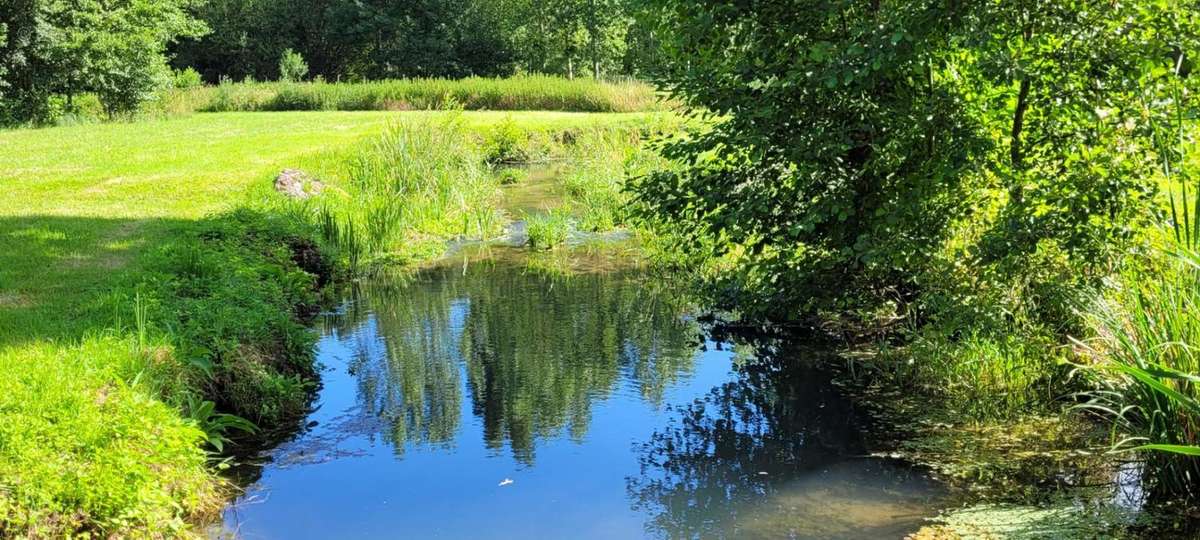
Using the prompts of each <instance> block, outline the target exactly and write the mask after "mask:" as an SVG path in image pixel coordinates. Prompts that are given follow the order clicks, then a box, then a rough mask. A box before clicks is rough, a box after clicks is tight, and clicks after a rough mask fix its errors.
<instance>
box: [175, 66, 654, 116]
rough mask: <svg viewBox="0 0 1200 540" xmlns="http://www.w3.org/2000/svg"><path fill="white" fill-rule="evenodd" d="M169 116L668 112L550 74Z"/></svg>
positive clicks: (378, 85) (615, 88) (278, 94)
mask: <svg viewBox="0 0 1200 540" xmlns="http://www.w3.org/2000/svg"><path fill="white" fill-rule="evenodd" d="M163 101H164V102H163V104H162V105H161V106H162V107H163V108H164V109H165V110H167V111H169V112H193V111H204V112H229V111H301V110H303V111H338V110H340V111H407V110H440V109H454V108H464V109H468V110H499V111H522V110H543V111H579V112H636V111H648V110H662V109H664V108H665V105H664V104H663V103H661V102H660V101H659V98H658V96H657V95H656V93H655V91H654V89H653V88H652V87H650V86H649V85H647V84H644V83H640V82H632V81H630V82H619V83H610V82H603V81H595V80H592V79H582V78H581V79H573V80H570V79H564V78H561V77H551V76H543V75H532V76H524V77H512V78H507V79H494V78H482V77H471V78H466V79H454V80H451V79H402V80H389V81H370V82H358V83H327V82H307V83H286V82H247V83H225V84H221V85H218V86H205V87H197V88H191V89H186V90H177V91H173V92H170V93H168V94H167V95H166V96H165V97H164V100H163Z"/></svg>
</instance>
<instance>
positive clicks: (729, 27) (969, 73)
mask: <svg viewBox="0 0 1200 540" xmlns="http://www.w3.org/2000/svg"><path fill="white" fill-rule="evenodd" d="M639 17H640V19H641V20H642V21H643V23H644V24H645V26H644V28H645V29H646V30H647V31H648V32H650V33H651V34H652V35H653V36H655V38H656V39H658V40H659V41H660V42H661V43H662V44H663V48H664V50H665V55H666V58H667V59H668V60H669V64H670V65H669V66H668V67H667V68H665V69H660V70H659V71H657V76H656V77H657V79H658V80H659V82H660V83H661V85H662V86H664V87H665V88H667V89H668V90H670V91H671V93H673V94H674V95H675V97H677V98H679V99H681V100H683V101H685V102H686V103H688V104H689V105H691V106H693V107H695V108H696V109H697V110H703V111H709V112H711V116H710V120H711V123H712V127H711V129H709V130H708V131H706V132H704V133H700V134H694V135H692V136H691V137H690V138H685V139H680V140H677V141H675V142H673V143H671V144H669V145H667V146H666V148H665V151H666V152H667V154H668V155H670V156H671V157H673V158H676V159H677V160H679V161H680V162H681V163H684V164H685V165H686V167H685V168H684V169H683V170H682V171H679V172H674V173H664V174H659V175H655V176H652V177H649V178H647V179H645V180H643V181H642V182H641V183H640V184H639V185H637V186H635V190H636V192H637V193H638V195H639V196H640V198H641V200H642V201H643V202H644V203H645V205H646V209H647V210H648V213H649V215H650V217H651V218H652V219H658V220H662V221H665V222H667V223H670V224H671V226H672V228H673V230H676V231H682V238H683V245H684V247H685V248H686V249H690V250H693V251H695V250H698V249H705V250H711V251H712V252H714V253H716V254H718V255H725V256H729V257H731V258H734V259H736V260H737V261H738V262H739V264H738V265H737V268H738V271H737V272H734V273H732V274H731V275H729V276H728V277H727V278H726V279H725V280H724V283H723V284H724V285H725V286H727V287H726V290H728V291H731V292H734V293H738V294H739V296H740V297H742V298H751V299H753V300H750V301H745V302H742V303H741V307H744V308H748V309H749V310H750V311H757V312H758V313H760V314H764V315H773V316H781V317H791V316H796V315H798V314H800V313H812V312H814V311H821V310H834V311H845V310H847V309H852V308H856V307H874V306H878V305H882V304H883V303H884V302H885V301H891V300H900V301H901V302H902V303H909V302H912V301H916V300H919V299H921V298H923V295H922V293H928V292H929V289H930V288H931V287H941V286H944V285H945V282H946V278H945V276H946V275H948V274H950V273H952V272H951V271H954V272H958V271H960V270H961V271H962V272H967V273H972V272H974V273H975V274H974V277H972V278H970V279H966V278H963V279H962V280H960V281H959V282H958V283H957V285H956V286H959V289H958V290H957V291H956V292H954V293H953V295H952V296H955V298H953V299H952V302H958V303H970V302H974V301H976V300H977V299H978V295H979V292H980V291H979V286H980V285H979V283H980V282H979V281H978V280H985V281H987V280H990V281H995V282H997V283H1001V282H1004V283H1010V284H1014V286H1015V284H1017V283H1025V285H1020V287H1027V288H1028V289H1027V290H1026V293H1028V294H1022V295H1021V297H1022V298H1026V299H1027V300H1028V302H1031V303H1033V304H1041V305H1040V306H1034V307H1033V308H1032V309H1033V311H1034V316H1035V317H1039V318H1043V319H1045V320H1047V321H1049V322H1051V323H1055V322H1056V321H1058V322H1061V321H1062V320H1063V319H1065V318H1069V317H1070V315H1069V313H1068V311H1069V310H1068V309H1066V307H1065V306H1066V304H1065V301H1053V302H1051V301H1048V300H1050V296H1049V295H1051V294H1058V291H1061V290H1063V289H1069V288H1072V287H1077V286H1089V285H1091V284H1094V283H1095V280H1096V279H1097V278H1098V277H1099V276H1100V275H1102V274H1103V269H1105V268H1110V267H1111V265H1112V264H1113V262H1114V261H1115V257H1116V256H1117V255H1119V253H1121V251H1122V247H1123V246H1124V242H1125V241H1126V240H1127V239H1128V237H1129V231H1130V229H1131V220H1133V219H1135V217H1136V216H1138V215H1141V214H1142V213H1144V212H1145V210H1146V207H1145V200H1146V198H1145V194H1146V192H1147V190H1148V189H1149V188H1150V187H1151V186H1152V180H1151V179H1150V176H1151V174H1152V173H1153V167H1154V163H1155V156H1154V155H1153V153H1152V152H1151V151H1150V149H1149V147H1150V145H1149V144H1148V142H1149V140H1150V137H1152V133H1151V131H1152V130H1150V129H1148V127H1149V126H1153V125H1154V124H1155V123H1156V122H1161V121H1162V120H1163V116H1164V114H1165V109H1166V108H1165V107H1162V106H1161V104H1162V103H1164V102H1169V100H1170V99H1171V97H1170V95H1168V94H1165V93H1164V92H1163V89H1164V88H1165V86H1164V84H1165V81H1166V80H1168V79H1169V78H1170V77H1172V75H1170V73H1171V71H1170V67H1171V66H1172V65H1173V63H1174V62H1175V60H1177V59H1178V58H1179V54H1178V53H1179V52H1180V51H1195V50H1196V49H1195V47H1194V45H1195V42H1194V40H1195V37H1196V35H1197V32H1196V27H1195V19H1196V17H1195V15H1194V6H1192V5H1190V3H1189V5H1182V4H1176V3H1165V2H1109V1H1100V0H1052V1H1048V0H1039V1H1032V0H1030V1H1014V2H1007V1H1005V2H1001V1H976V2H959V1H952V0H925V1H921V2H882V1H878V0H839V1H832V2H830V1H824V0H774V1H756V2H750V3H746V2H740V1H736V0H705V1H701V2H693V1H685V0H644V1H643V2H642V3H641V9H640V11H639ZM963 231H971V232H969V233H964V232H963ZM952 237H953V238H952ZM963 246H965V247H963ZM1031 265H1032V266H1031ZM964 268H965V269H964ZM959 277H962V276H961V275H960V276H959ZM972 283H973V285H971V284H972ZM998 288H999V287H998ZM1060 300H1061V299H1060ZM1051 304H1054V305H1055V306H1057V307H1056V308H1055V309H1049V310H1046V309H1043V308H1045V307H1047V306H1050V305H1051ZM1052 307H1053V306H1052Z"/></svg>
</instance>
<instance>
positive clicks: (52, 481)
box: [0, 111, 675, 536]
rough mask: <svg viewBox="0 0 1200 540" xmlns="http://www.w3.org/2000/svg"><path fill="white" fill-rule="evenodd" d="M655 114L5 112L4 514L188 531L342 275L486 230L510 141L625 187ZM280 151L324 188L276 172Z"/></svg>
mask: <svg viewBox="0 0 1200 540" xmlns="http://www.w3.org/2000/svg"><path fill="white" fill-rule="evenodd" d="M656 125H658V126H664V127H663V129H669V128H670V126H672V125H675V122H674V121H673V120H671V119H670V116H669V115H666V116H664V115H662V114H659V113H630V114H588V113H569V112H517V113H510V112H495V111H493V112H463V111H457V112H402V113H396V112H392V113H389V112H289V113H273V112H254V113H211V114H207V113H206V114H195V115H190V116H186V117H182V118H172V119H162V120H147V121H143V122H135V123H106V124H93V125H76V126H65V127H57V128H47V129H21V130H11V131H0V148H3V150H2V151H0V185H4V186H5V189H6V193H5V195H6V196H5V197H3V198H2V200H0V291H2V292H0V369H2V371H0V373H2V375H0V388H2V389H3V396H2V397H0V426H2V427H0V478H2V479H3V480H0V482H3V484H2V485H0V533H3V534H4V535H11V536H19V535H32V536H52V535H61V534H72V533H79V532H82V531H95V532H96V533H99V534H102V535H107V534H114V533H118V532H119V533H120V534H144V535H176V534H179V535H189V534H193V533H194V531H195V528H194V527H195V524H196V523H200V522H204V521H206V520H208V519H211V518H212V517H214V516H215V515H216V513H217V512H219V510H220V509H221V508H222V506H223V504H224V500H225V497H226V495H227V494H228V492H229V491H228V490H229V486H228V485H227V484H226V483H225V482H224V481H223V480H221V479H220V477H219V476H218V475H217V474H216V473H217V470H218V469H219V468H220V464H221V463H222V462H221V460H220V459H219V458H217V456H218V455H219V453H220V451H221V450H223V449H224V445H225V444H227V442H228V437H229V436H230V435H233V434H235V433H237V432H238V431H247V430H260V431H261V430H273V429H284V430H286V429H288V428H289V427H290V422H293V421H295V420H296V418H297V415H298V414H299V413H303V412H304V410H305V408H306V407H307V396H308V395H309V394H308V393H309V392H310V391H311V389H312V381H313V379H314V376H315V374H314V373H313V371H312V360H311V357H310V353H311V346H312V339H313V338H312V333H311V331H310V330H309V329H308V326H307V317H309V316H310V315H311V314H312V313H313V312H314V310H315V309H317V306H319V305H320V304H321V303H322V301H323V297H324V295H326V294H328V293H327V291H328V289H329V287H330V286H331V285H332V283H334V282H337V281H342V280H345V279H348V278H351V277H353V276H354V275H355V273H357V272H360V271H361V270H362V269H365V268H367V267H378V266H380V265H386V264H405V263H414V262H418V261H420V260H424V259H428V258H431V257H436V256H438V255H439V254H440V250H441V249H444V246H445V245H446V241H448V240H450V239H453V238H465V237H485V236H487V235H488V234H489V233H494V232H495V231H496V230H498V228H500V227H501V226H502V225H503V223H504V222H505V220H508V219H512V218H513V217H514V216H509V215H505V214H504V213H502V212H499V211H498V209H497V205H498V194H499V189H500V186H501V184H502V178H501V175H500V174H499V173H497V172H496V171H495V170H494V168H493V165H492V163H494V162H499V161H504V160H509V159H512V158H513V157H514V156H515V155H517V154H520V156H521V157H522V159H525V160H556V161H560V162H562V163H564V166H565V167H566V168H567V169H568V170H570V171H576V172H574V173H571V174H572V175H573V176H572V177H573V178H584V177H587V175H588V174H589V173H587V172H586V171H588V170H593V169H595V167H596V166H595V165H594V164H593V163H595V162H600V161H608V160H615V161H617V165H616V167H617V168H616V169H612V168H611V167H610V168H609V169H606V170H607V171H608V172H613V171H616V173H617V175H616V176H614V175H612V174H608V172H606V173H605V179H606V180H605V182H607V183H603V182H600V181H599V180H596V179H593V180H592V182H593V183H594V184H597V185H600V184H603V185H604V186H606V187H604V189H606V190H608V192H610V193H611V192H613V190H614V189H616V188H615V187H614V186H616V185H618V184H619V182H620V181H621V177H620V174H622V173H623V167H624V165H623V163H625V159H626V158H627V157H629V156H636V155H640V153H639V151H638V150H637V147H638V145H639V144H640V143H639V141H641V140H642V138H643V135H645V133H644V132H645V130H646V129H647V127H646V126H656ZM615 141H620V142H615ZM637 161H638V160H636V159H634V160H630V162H631V163H634V162H637ZM289 167H299V168H302V169H304V170H306V171H310V172H311V173H313V174H315V175H317V176H318V177H319V178H321V179H322V180H323V181H324V182H326V183H327V184H328V185H329V189H328V192H327V193H326V194H325V195H323V196H321V197H316V198H314V199H311V200H308V201H290V200H287V199H285V198H284V197H283V196H282V195H279V194H277V193H275V192H274V190H273V188H272V179H273V178H274V176H275V174H277V173H278V172H279V171H280V170H281V169H284V168H289ZM563 189H564V191H566V188H563ZM590 191H594V190H589V192H590ZM571 193H575V195H568V200H575V199H573V198H571V197H579V196H583V194H584V192H583V191H580V190H578V189H575V190H573V191H571ZM433 195H436V196H433ZM608 197H609V198H610V199H612V197H613V196H612V195H609V196H608ZM620 204H621V201H620V200H613V202H612V203H611V204H610V206H608V207H604V208H601V207H600V206H595V207H596V208H599V209H600V211H602V212H603V213H604V214H605V215H612V214H613V213H614V212H616V211H617V209H616V207H617V206H619V205H620ZM580 215H581V216H586V213H581V214H580ZM469 216H489V218H488V219H489V221H487V222H474V223H472V222H471V221H470V220H469V219H465V218H466V217H469ZM603 223H604V226H605V227H608V228H611V227H613V226H616V225H617V223H616V222H614V221H613V220H612V219H611V218H605V220H604V222H603ZM356 224H357V225H356ZM371 226H374V227H375V229H372V228H371ZM355 227H358V228H359V232H350V233H347V232H346V231H347V229H354V228H355Z"/></svg>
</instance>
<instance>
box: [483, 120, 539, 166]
mask: <svg viewBox="0 0 1200 540" xmlns="http://www.w3.org/2000/svg"><path fill="white" fill-rule="evenodd" d="M483 155H484V159H486V160H487V161H488V162H489V163H526V162H528V161H529V160H530V154H529V134H528V133H526V132H525V130H523V129H521V126H518V125H517V123H516V122H515V121H513V119H512V117H508V118H505V119H504V120H503V121H501V122H499V123H497V124H496V125H494V126H492V127H491V129H489V130H487V131H486V132H485V134H484V143H483Z"/></svg>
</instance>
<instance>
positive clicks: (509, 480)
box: [500, 478, 513, 487]
mask: <svg viewBox="0 0 1200 540" xmlns="http://www.w3.org/2000/svg"><path fill="white" fill-rule="evenodd" d="M511 483H513V479H512V478H505V479H504V480H501V481H500V487H504V486H507V485H509V484H511Z"/></svg>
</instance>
